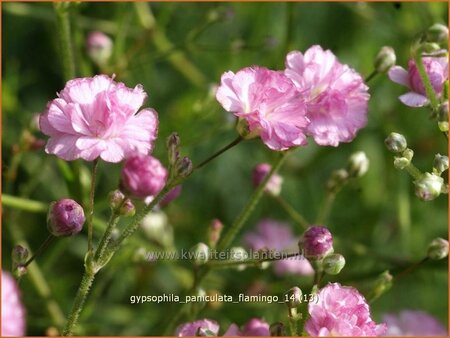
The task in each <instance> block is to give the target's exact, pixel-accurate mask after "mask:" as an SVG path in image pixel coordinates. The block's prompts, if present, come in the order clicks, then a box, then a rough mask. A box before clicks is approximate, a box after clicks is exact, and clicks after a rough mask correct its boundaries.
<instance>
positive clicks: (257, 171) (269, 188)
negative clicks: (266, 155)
mask: <svg viewBox="0 0 450 338" xmlns="http://www.w3.org/2000/svg"><path fill="white" fill-rule="evenodd" d="M270 170H272V166H271V165H270V164H268V163H261V164H258V165H257V166H256V167H255V168H254V169H253V173H252V174H253V186H254V187H255V188H257V187H258V186H259V185H260V184H261V183H262V181H264V178H265V177H266V175H267V174H268V173H269V172H270ZM282 184H283V177H281V176H280V175H277V174H273V175H272V177H271V178H270V180H269V182H267V184H266V187H265V189H264V191H265V192H268V193H270V194H273V195H279V194H280V192H281V185H282Z"/></svg>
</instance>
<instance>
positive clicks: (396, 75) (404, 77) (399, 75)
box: [388, 66, 409, 87]
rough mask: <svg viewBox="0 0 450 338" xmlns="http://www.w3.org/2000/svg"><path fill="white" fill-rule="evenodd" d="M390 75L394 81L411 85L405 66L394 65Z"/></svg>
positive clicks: (407, 85)
mask: <svg viewBox="0 0 450 338" xmlns="http://www.w3.org/2000/svg"><path fill="white" fill-rule="evenodd" d="M388 76H389V78H390V79H391V80H392V81H393V82H395V83H398V84H401V85H403V86H406V87H409V80H408V72H407V71H406V70H405V69H404V68H402V67H400V66H393V67H391V69H389V72H388Z"/></svg>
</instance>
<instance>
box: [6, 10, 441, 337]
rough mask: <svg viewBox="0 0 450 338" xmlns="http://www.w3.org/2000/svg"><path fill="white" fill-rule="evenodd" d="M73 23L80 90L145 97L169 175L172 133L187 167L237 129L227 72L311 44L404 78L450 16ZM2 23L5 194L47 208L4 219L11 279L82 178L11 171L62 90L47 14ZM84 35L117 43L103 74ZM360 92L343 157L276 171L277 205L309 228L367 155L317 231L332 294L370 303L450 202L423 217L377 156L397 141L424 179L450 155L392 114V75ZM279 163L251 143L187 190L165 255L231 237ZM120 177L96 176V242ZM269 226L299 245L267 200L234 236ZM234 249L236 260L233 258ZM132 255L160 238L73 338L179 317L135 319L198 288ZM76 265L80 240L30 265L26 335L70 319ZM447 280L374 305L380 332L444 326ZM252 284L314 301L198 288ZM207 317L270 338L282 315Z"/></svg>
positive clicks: (259, 274)
mask: <svg viewBox="0 0 450 338" xmlns="http://www.w3.org/2000/svg"><path fill="white" fill-rule="evenodd" d="M71 7H72V8H71V19H72V31H73V35H74V51H75V57H76V72H77V76H92V75H93V74H95V73H98V72H100V71H103V72H106V73H108V74H109V75H111V74H113V73H115V74H116V79H117V80H119V81H123V82H125V83H126V84H127V85H128V86H130V87H134V86H135V85H136V84H139V83H140V84H142V85H143V86H144V88H145V90H146V92H147V93H148V94H149V99H148V100H147V102H146V106H147V107H153V108H155V109H156V110H157V111H158V113H159V119H160V127H159V138H158V140H157V142H156V148H155V151H154V155H155V156H156V157H158V158H160V159H161V160H162V161H163V163H165V164H166V163H167V161H166V151H165V147H164V143H165V139H166V137H167V136H168V135H169V134H170V133H171V132H173V131H177V132H178V133H179V135H180V137H181V140H182V145H183V153H184V154H186V155H189V156H190V157H191V158H192V160H193V161H194V163H198V162H199V161H201V160H202V159H204V158H206V157H207V156H208V155H210V154H212V153H213V152H214V151H215V150H217V149H220V148H221V147H222V146H224V145H226V144H227V143H229V142H230V141H231V140H233V139H234V138H235V137H236V132H235V129H234V119H233V118H232V116H231V114H229V113H227V112H224V111H223V110H222V109H221V107H220V105H219V104H218V103H217V102H216V101H215V99H214V95H213V92H214V86H215V85H217V84H218V83H219V80H220V75H221V74H222V73H223V72H225V71H227V70H232V71H237V70H239V69H240V68H243V67H246V66H250V65H261V66H265V67H269V68H274V69H283V68H284V59H285V55H286V53H287V52H288V51H290V50H300V51H305V50H306V49H307V48H309V47H310V46H311V45H314V44H320V45H321V46H322V47H324V48H328V49H331V50H332V51H333V52H334V53H335V54H336V55H337V56H338V58H339V59H340V61H341V62H342V63H346V64H349V65H350V66H351V67H353V68H355V69H356V70H358V71H359V72H360V73H361V74H363V76H366V75H368V74H370V73H371V72H372V63H373V59H374V56H375V55H376V53H377V52H378V50H379V49H380V48H381V47H382V46H384V45H389V46H392V47H393V48H394V49H395V50H396V53H397V60H398V64H400V65H405V64H406V62H407V60H408V59H409V58H410V56H411V55H410V48H411V44H412V42H413V41H414V40H415V39H416V38H417V37H418V36H419V34H420V33H421V32H423V31H424V30H426V29H427V28H428V27H429V26H430V25H431V24H433V23H435V22H439V23H443V24H445V25H447V13H448V4H447V3H443V2H442V3H426V2H425V3H170V2H168V3H150V4H147V3H79V4H73V5H71ZM2 16H3V17H2V24H3V27H2V30H3V45H2V51H3V63H2V74H3V78H2V119H3V120H2V123H3V130H2V131H3V133H2V171H3V176H2V180H3V181H2V183H3V184H2V186H3V193H4V194H8V195H15V196H21V197H24V198H29V199H32V200H35V201H38V202H40V203H42V204H38V205H37V206H36V208H35V209H36V210H35V211H34V212H31V211H26V210H21V209H18V208H11V207H4V208H3V215H2V217H3V223H2V224H3V226H2V242H3V243H2V244H3V245H2V257H3V260H2V264H3V269H4V270H9V269H10V251H11V249H12V246H13V245H15V244H17V243H20V242H21V243H24V242H23V240H25V241H27V243H28V244H29V245H30V247H31V248H33V249H36V248H37V247H38V246H39V244H40V243H41V242H42V241H43V240H44V239H45V238H46V237H47V235H48V233H47V230H46V225H45V212H46V211H45V209H46V206H47V205H48V203H49V202H50V201H52V200H55V199H59V198H62V197H67V196H71V197H76V198H77V199H79V200H82V201H85V200H86V196H87V186H88V183H89V170H90V163H85V162H76V163H72V164H70V165H69V166H66V165H64V163H62V162H59V161H58V160H57V159H56V157H54V156H49V155H46V154H45V153H44V151H43V149H40V150H37V151H27V152H23V153H20V154H19V155H16V156H13V154H14V150H17V144H19V143H20V140H21V134H22V133H23V130H24V129H29V130H31V133H32V134H33V135H35V136H36V137H41V138H43V135H42V134H40V133H39V132H38V131H37V130H35V129H33V117H34V116H35V114H36V113H39V112H42V111H43V110H44V109H45V106H46V103H47V102H48V101H49V100H51V99H53V98H54V97H55V93H56V92H57V91H60V90H61V89H62V88H63V87H64V83H65V79H64V77H63V72H62V67H61V61H60V60H61V58H60V54H61V51H60V49H59V45H58V39H57V33H58V31H57V29H56V23H55V15H54V9H53V5H52V4H50V3H2ZM93 30H99V31H103V32H104V33H106V34H108V35H109V36H110V37H111V38H112V39H113V41H114V50H113V56H112V59H111V60H110V62H109V64H108V65H107V66H106V67H105V68H104V69H101V70H100V69H98V68H97V67H96V66H95V65H94V64H93V63H92V62H91V61H90V60H89V58H88V57H87V53H86V48H85V38H86V36H87V34H88V33H89V32H90V31H93ZM369 86H370V92H371V96H372V98H371V101H370V108H369V123H368V126H367V127H366V128H365V129H363V130H361V131H360V132H359V133H358V136H357V138H356V139H355V140H354V141H353V142H352V143H350V144H342V145H340V146H339V147H338V148H332V147H319V146H316V145H315V144H313V142H311V144H309V145H308V146H307V147H305V148H302V149H300V150H298V151H297V152H295V154H294V155H292V156H291V157H290V158H289V159H288V161H287V163H286V164H285V165H284V167H283V168H282V169H281V171H280V173H281V174H282V175H283V177H284V178H285V182H284V186H283V190H282V196H283V197H284V198H285V199H286V200H287V201H289V202H290V203H291V204H292V205H293V206H294V207H295V208H296V209H297V210H298V211H299V212H301V213H302V214H303V215H304V216H305V217H306V218H307V219H308V220H311V222H313V220H314V219H315V218H316V216H317V213H318V211H319V209H320V206H321V203H322V201H323V198H324V195H325V189H324V185H325V183H324V182H325V181H326V179H327V178H328V177H329V175H330V173H331V172H332V171H333V170H335V169H338V168H341V167H344V166H345V165H346V161H347V158H348V156H349V155H350V154H351V153H352V152H353V151H356V150H364V151H365V152H366V153H367V155H368V157H369V159H370V161H371V164H370V170H369V172H368V173H367V175H365V176H364V177H363V178H361V179H360V180H359V181H358V182H356V183H354V184H351V185H350V186H347V187H345V188H344V189H343V191H342V192H341V193H340V194H339V195H338V198H337V199H336V202H335V204H334V206H333V209H332V211H331V215H330V217H329V219H328V222H327V224H326V226H328V227H329V228H330V230H331V231H332V232H333V234H334V235H335V236H336V244H335V251H337V252H340V253H342V254H344V256H345V258H346V261H347V265H346V267H345V269H344V270H343V272H342V273H341V274H340V275H339V276H337V277H336V278H328V277H327V278H326V279H325V280H326V281H335V280H336V281H340V282H342V283H344V284H348V285H353V286H356V287H358V288H359V289H360V290H361V291H363V292H366V293H367V292H368V291H369V290H370V283H371V282H372V281H373V280H374V277H375V276H376V275H377V274H378V273H381V272H382V271H384V270H386V269H393V270H394V271H395V269H398V264H400V265H401V264H408V263H410V262H416V261H418V260H420V259H422V258H423V257H424V255H425V252H426V248H427V245H428V243H429V242H430V241H431V240H432V239H433V238H435V237H437V236H440V237H443V238H447V237H448V231H447V218H448V217H447V196H446V195H444V196H441V197H439V198H438V199H437V200H435V201H432V202H428V203H426V202H422V201H420V200H418V199H417V198H416V197H415V196H414V186H413V184H412V180H411V178H410V177H409V176H408V175H407V174H406V173H405V172H400V171H397V170H395V169H394V167H393V165H392V160H393V159H392V156H391V154H390V153H389V152H388V151H387V150H386V149H385V147H384V144H383V140H384V139H385V137H386V136H387V135H388V134H389V133H390V132H391V131H397V132H401V133H403V134H404V135H405V136H406V138H407V140H408V143H409V146H410V147H411V148H412V149H414V151H415V156H414V163H415V164H416V165H417V166H418V167H419V168H420V169H421V170H423V171H429V170H431V167H432V161H433V158H434V154H435V153H441V154H447V142H446V140H445V138H444V137H443V136H442V135H441V134H440V132H439V131H438V129H437V127H436V123H435V122H433V121H431V120H430V119H429V112H428V111H427V110H426V109H420V108H419V109H410V108H407V107H405V106H403V105H402V104H401V103H400V102H399V101H398V99H397V97H398V96H399V95H401V94H402V93H404V92H405V88H402V87H400V86H398V85H396V84H394V83H392V82H390V81H389V80H388V78H387V76H386V75H380V76H377V77H376V78H375V79H373V80H372V81H371V82H370V84H369ZM15 145H16V146H15ZM275 156H276V154H274V153H272V152H270V151H269V150H268V149H267V148H266V147H265V146H264V145H263V144H262V142H260V141H249V142H245V143H242V144H239V145H238V146H237V147H236V148H234V149H232V150H230V151H229V152H227V153H225V154H224V155H223V156H221V157H220V158H218V159H217V160H215V161H214V162H212V163H211V164H210V165H208V166H206V167H205V168H203V169H202V170H201V171H199V172H198V173H196V174H195V175H193V177H192V178H190V179H189V180H188V181H187V182H186V183H185V184H184V186H183V191H182V194H181V196H180V197H179V198H178V199H177V200H175V201H174V202H172V204H171V205H170V206H169V207H168V208H166V209H165V213H166V214H167V217H168V221H169V223H170V224H171V226H172V227H173V231H174V247H175V248H176V249H177V250H181V248H184V249H187V248H190V247H191V246H192V245H194V244H196V243H197V242H199V241H205V240H206V229H207V227H208V224H209V222H210V221H211V219H213V218H219V219H221V220H222V221H223V222H224V224H225V227H226V225H229V224H231V222H232V221H233V219H234V217H235V216H236V215H237V214H238V213H239V211H240V210H241V208H242V207H243V205H244V204H245V202H246V201H247V200H248V198H249V196H250V195H251V192H252V190H253V188H252V186H251V179H250V177H251V170H252V168H253V167H254V166H255V165H256V164H258V163H260V162H271V161H273V159H274V158H275ZM120 167H121V166H120V165H113V164H107V163H101V164H100V169H99V171H100V176H99V181H98V190H97V201H96V212H95V216H96V218H97V219H98V220H99V221H98V222H97V223H96V234H97V236H100V234H101V229H102V227H103V226H104V225H103V223H102V222H101V221H102V220H103V221H106V220H107V217H108V206H107V202H106V195H107V193H108V192H109V191H111V190H112V189H114V188H115V187H116V186H117V183H118V178H119V173H120ZM64 170H65V171H64ZM63 172H66V176H64V175H63ZM70 175H72V176H73V177H71V176H70ZM80 177H81V179H79V178H80ZM71 179H72V181H71ZM263 217H270V218H273V219H276V220H281V221H286V222H288V223H290V224H291V225H292V229H293V232H294V233H295V234H296V235H298V236H299V235H300V234H301V229H300V228H299V227H297V226H295V223H294V222H293V221H292V220H291V219H290V218H289V216H288V215H287V214H286V213H285V212H284V211H283V210H282V209H280V207H279V206H278V205H277V204H276V203H274V201H273V200H272V199H270V198H269V197H264V198H263V199H262V201H261V203H260V204H259V205H258V207H257V209H256V210H255V212H254V213H253V214H252V216H251V218H250V219H249V221H248V222H247V223H246V224H245V226H244V230H243V232H245V231H248V230H252V229H254V228H255V225H256V224H257V222H258V220H259V219H260V218H263ZM225 231H226V228H225ZM240 237H241V236H239V237H238V238H237V240H236V241H235V244H240V243H241V241H240ZM159 242H160V241H159ZM140 248H141V249H142V248H144V250H146V251H152V250H162V248H161V243H158V238H156V240H155V238H154V237H152V236H149V235H148V234H145V233H144V232H142V231H139V232H138V233H137V234H135V235H134V237H133V240H131V241H130V242H128V244H127V246H126V247H125V248H123V249H122V250H121V251H119V253H118V254H117V255H116V256H115V257H114V258H113V260H112V261H111V262H110V264H109V265H108V266H107V268H106V269H104V270H102V271H101V272H100V274H99V275H98V277H97V280H96V283H95V284H94V288H93V290H92V293H91V294H90V296H89V298H88V301H87V304H86V307H85V310H84V312H83V313H82V316H81V322H80V323H81V325H80V327H79V331H78V333H79V334H84V335H161V334H162V333H163V332H164V325H165V324H164V323H165V322H166V321H167V317H170V316H171V314H172V313H173V311H175V308H176V306H174V304H159V305H157V304H148V303H147V304H143V305H136V304H134V305H131V304H130V301H129V297H130V296H131V295H158V294H162V293H175V294H180V293H181V292H182V291H184V290H186V289H187V288H189V287H190V285H191V282H192V273H191V265H190V264H189V263H188V262H158V263H153V264H151V263H148V262H142V261H139V259H136V251H137V250H139V249H140ZM85 250H86V234H85V233H83V235H78V236H75V237H73V238H64V239H59V240H57V241H56V242H55V243H53V244H52V245H51V247H50V248H49V249H47V250H46V252H45V253H44V254H43V255H42V256H41V257H39V258H38V259H37V264H34V263H33V264H32V266H33V265H34V267H32V268H30V276H27V277H24V278H23V280H22V281H21V284H20V288H21V290H22V293H23V300H24V303H25V305H26V308H27V311H28V329H27V333H28V334H29V335H44V334H45V333H46V332H47V333H48V332H50V331H47V330H48V328H49V327H52V326H55V325H56V324H57V322H58V318H59V317H60V316H59V315H58V313H59V310H58V307H59V308H60V309H62V312H63V314H64V315H66V314H67V312H68V311H69V309H70V307H71V305H72V300H73V297H74V295H75V292H76V288H77V286H78V283H79V281H80V278H81V272H82V269H83V257H84V252H85ZM385 256H387V257H392V258H394V260H393V261H392V260H391V259H386V257H385ZM37 266H38V268H37ZM447 271H448V261H447V260H444V261H439V262H436V263H429V264H426V265H424V266H423V267H421V268H419V269H418V270H416V271H415V272H413V273H411V274H409V275H408V276H405V277H403V278H402V279H400V280H399V281H398V283H395V284H394V286H393V287H392V289H391V290H390V291H389V292H388V293H386V294H385V295H383V296H382V297H381V298H379V299H378V300H377V301H375V302H374V303H373V304H372V305H371V306H372V312H373V316H374V318H375V320H376V321H380V320H381V316H382V314H383V313H386V312H396V311H399V310H401V309H406V308H408V309H418V310H424V311H427V312H429V313H430V314H432V315H434V316H436V317H437V318H439V320H440V321H441V322H442V323H443V324H444V325H447V321H448V302H447V300H448V291H447V289H448V288H447V283H448V278H447ZM40 277H42V278H43V279H44V280H40ZM255 282H257V283H259V284H261V285H265V288H266V292H267V293H268V294H277V295H279V296H281V295H282V294H283V292H285V291H286V290H288V289H289V288H291V287H292V286H294V285H298V286H300V287H302V288H304V290H306V291H308V290H309V287H310V286H311V283H312V281H311V278H305V277H303V278H301V277H297V276H286V277H283V278H281V277H277V276H275V275H274V274H273V272H272V271H271V270H270V269H269V270H258V269H256V268H249V269H247V270H245V271H243V272H238V271H236V270H218V271H214V272H213V273H211V274H210V275H209V277H208V278H207V279H206V280H205V281H204V283H203V285H202V286H203V288H204V289H205V290H207V291H210V290H219V291H221V292H223V293H227V294H232V293H240V292H245V291H246V290H247V289H249V288H250V287H252V286H253V287H254V284H255ZM36 285H38V288H36ZM45 287H48V288H49V289H48V290H47V289H46V288H45ZM48 291H50V293H51V295H50V296H49V295H48ZM42 295H44V296H42ZM49 297H50V298H52V299H53V300H54V301H55V302H56V303H57V304H58V305H57V306H56V308H55V306H54V304H53V303H51V301H50V304H53V305H50V307H51V311H52V314H53V316H50V315H49V312H48V311H47V310H48V304H49V300H48V299H49ZM58 316H59V317H58ZM203 317H206V318H211V319H216V320H218V321H219V323H220V324H221V327H222V330H221V333H222V332H223V330H225V329H226V328H227V327H228V325H229V323H231V322H236V323H237V324H238V325H242V324H243V323H245V322H246V321H247V320H248V319H250V318H252V317H262V318H265V319H266V320H267V321H268V322H269V323H271V322H275V321H279V320H281V321H285V319H286V312H285V307H284V306H283V305H279V304H271V305H265V304H257V303H249V304H239V305H238V304H222V306H215V307H214V306H213V307H211V306H207V307H206V308H204V309H202V310H201V312H200V313H199V315H198V318H203ZM184 319H185V320H187V319H193V318H184ZM59 320H61V318H59ZM55 321H56V322H55Z"/></svg>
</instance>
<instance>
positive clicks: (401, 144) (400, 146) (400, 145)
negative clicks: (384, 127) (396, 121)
mask: <svg viewBox="0 0 450 338" xmlns="http://www.w3.org/2000/svg"><path fill="white" fill-rule="evenodd" d="M384 144H385V145H386V148H387V149H388V150H389V151H390V152H392V153H396V154H398V153H401V152H403V151H404V150H405V149H406V147H407V146H408V144H407V143H406V139H405V136H403V135H402V134H399V133H390V134H389V136H388V137H387V138H386V139H385V140H384Z"/></svg>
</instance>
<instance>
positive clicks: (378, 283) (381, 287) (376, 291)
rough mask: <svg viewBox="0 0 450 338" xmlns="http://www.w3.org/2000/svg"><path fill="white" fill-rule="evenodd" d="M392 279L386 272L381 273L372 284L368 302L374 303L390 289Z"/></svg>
mask: <svg viewBox="0 0 450 338" xmlns="http://www.w3.org/2000/svg"><path fill="white" fill-rule="evenodd" d="M393 279H394V278H393V277H392V275H391V274H390V272H389V271H388V270H386V271H384V272H383V273H381V274H380V275H379V276H378V277H377V279H376V280H375V281H374V283H373V288H372V292H371V294H370V297H368V298H369V301H374V300H375V299H377V298H378V297H380V296H381V295H382V294H384V293H385V292H386V291H388V290H389V289H390V288H391V287H392V280H393Z"/></svg>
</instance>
